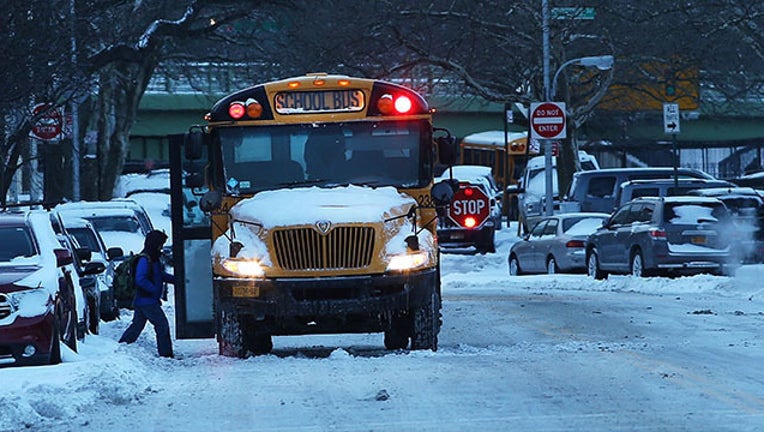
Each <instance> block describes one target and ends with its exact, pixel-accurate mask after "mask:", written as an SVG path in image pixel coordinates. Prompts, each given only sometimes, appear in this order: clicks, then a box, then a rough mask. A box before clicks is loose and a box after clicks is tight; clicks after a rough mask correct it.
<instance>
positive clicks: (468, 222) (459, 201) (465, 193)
mask: <svg viewBox="0 0 764 432" xmlns="http://www.w3.org/2000/svg"><path fill="white" fill-rule="evenodd" d="M489 204H490V200H489V199H488V196H487V195H486V194H485V193H484V192H483V191H482V190H481V189H480V188H478V187H474V186H471V185H462V187H460V188H459V190H458V191H456V193H455V194H454V199H453V200H452V201H451V205H450V206H449V208H448V217H449V218H450V219H451V220H452V221H454V223H455V224H457V225H459V226H461V227H463V228H480V227H481V226H482V225H483V224H484V223H485V221H486V220H488V217H489V216H490V215H491V209H490V206H489Z"/></svg>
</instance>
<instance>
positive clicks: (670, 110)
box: [663, 102, 680, 188]
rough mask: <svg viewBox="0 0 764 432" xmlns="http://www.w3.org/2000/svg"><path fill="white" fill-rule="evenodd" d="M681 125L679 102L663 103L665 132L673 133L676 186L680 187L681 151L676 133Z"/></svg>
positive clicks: (672, 145)
mask: <svg viewBox="0 0 764 432" xmlns="http://www.w3.org/2000/svg"><path fill="white" fill-rule="evenodd" d="M679 131H680V127H679V104H678V103H668V102H666V103H664V104H663V132H664V133H667V134H671V152H672V153H673V156H674V188H679V151H678V150H677V147H676V134H678V133H679Z"/></svg>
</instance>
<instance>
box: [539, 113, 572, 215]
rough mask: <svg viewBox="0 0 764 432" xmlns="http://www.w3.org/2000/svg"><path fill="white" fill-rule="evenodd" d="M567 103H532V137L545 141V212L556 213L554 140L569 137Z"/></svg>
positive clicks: (547, 213) (546, 213)
mask: <svg viewBox="0 0 764 432" xmlns="http://www.w3.org/2000/svg"><path fill="white" fill-rule="evenodd" d="M566 122H567V121H566V118H565V103H563V102H541V103H532V104H531V139H533V138H536V139H540V140H543V142H544V176H545V177H546V178H545V180H546V194H545V196H546V199H545V200H544V214H545V215H546V216H551V215H552V214H553V213H554V194H553V192H552V190H553V185H552V183H553V180H554V178H553V175H552V168H553V167H552V140H557V139H564V138H566V137H567V127H566Z"/></svg>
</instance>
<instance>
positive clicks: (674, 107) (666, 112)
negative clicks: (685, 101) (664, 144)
mask: <svg viewBox="0 0 764 432" xmlns="http://www.w3.org/2000/svg"><path fill="white" fill-rule="evenodd" d="M663 131H664V132H665V133H667V134H678V133H679V104H676V103H664V104H663Z"/></svg>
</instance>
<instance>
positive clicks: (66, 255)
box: [53, 249, 74, 267]
mask: <svg viewBox="0 0 764 432" xmlns="http://www.w3.org/2000/svg"><path fill="white" fill-rule="evenodd" d="M53 253H54V254H55V255H56V267H63V266H65V265H69V264H71V263H73V262H74V259H73V258H72V253H71V252H69V249H53Z"/></svg>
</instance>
